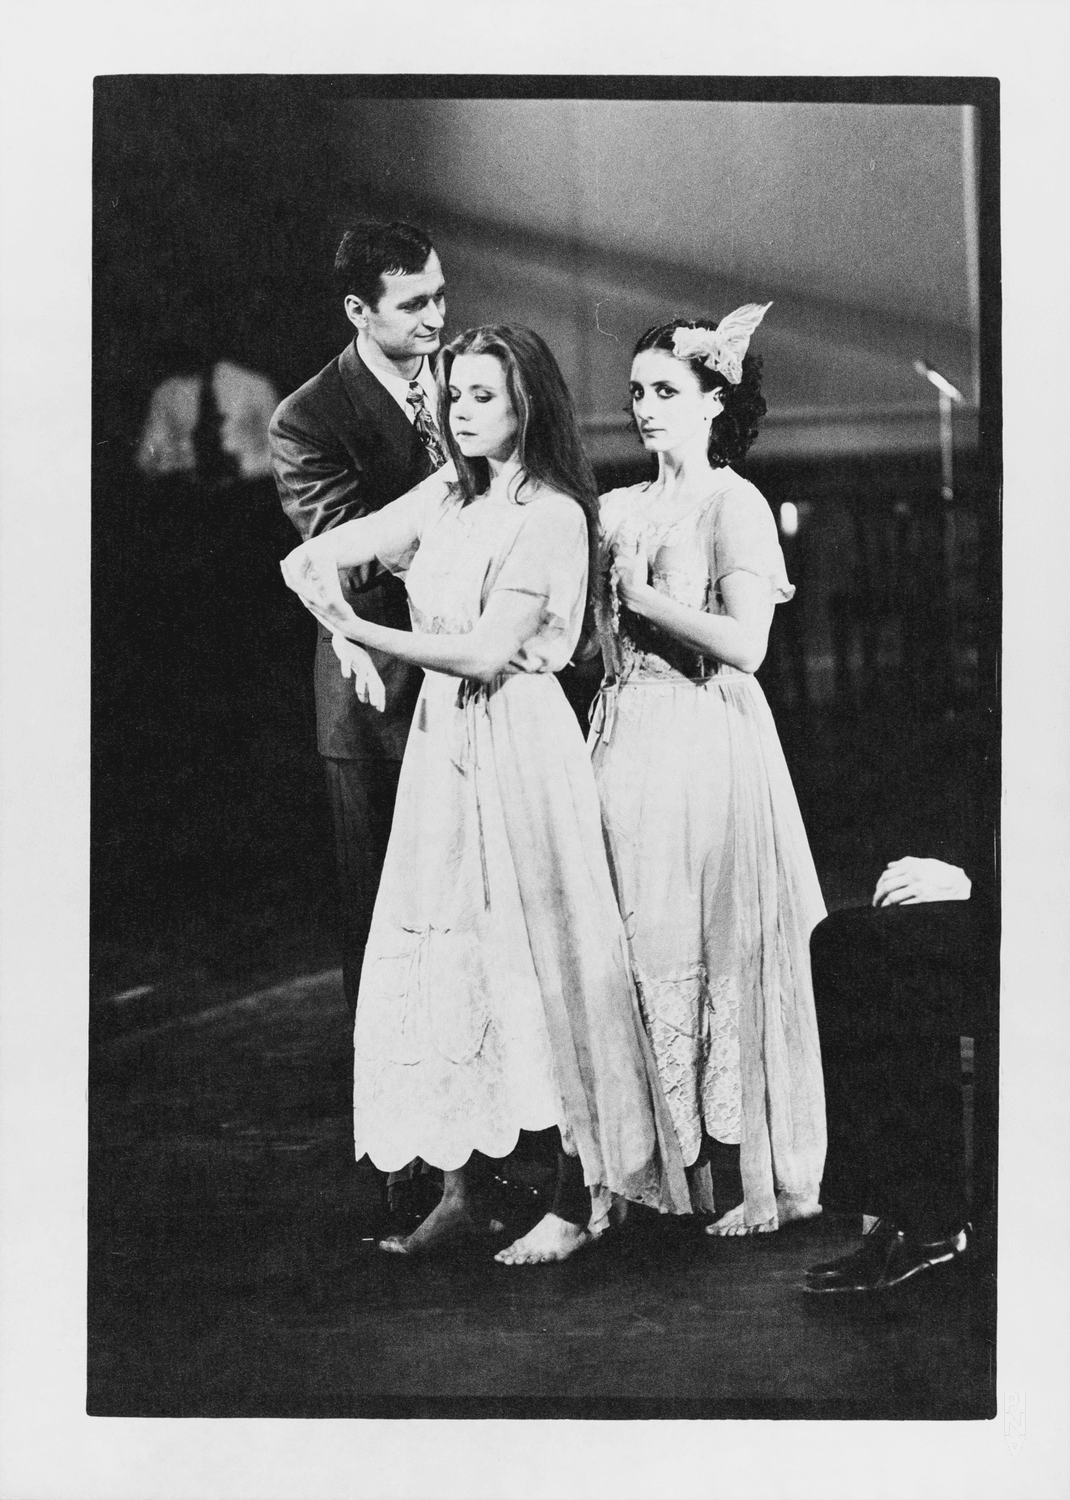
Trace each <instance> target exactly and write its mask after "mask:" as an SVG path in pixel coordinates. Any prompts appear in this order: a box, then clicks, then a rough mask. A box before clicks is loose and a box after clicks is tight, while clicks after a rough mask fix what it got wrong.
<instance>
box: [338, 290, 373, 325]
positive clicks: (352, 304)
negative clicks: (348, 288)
mask: <svg viewBox="0 0 1070 1500" xmlns="http://www.w3.org/2000/svg"><path fill="white" fill-rule="evenodd" d="M342 306H343V307H344V308H345V310H346V317H347V318H348V319H349V321H350V322H351V323H352V324H353V327H354V328H367V326H368V305H367V303H366V302H364V301H363V300H362V299H361V298H360V297H357V296H355V295H354V293H353V292H350V293H349V295H348V296H347V297H346V299H345V301H344V302H343V303H342Z"/></svg>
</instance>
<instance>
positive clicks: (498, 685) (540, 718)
mask: <svg viewBox="0 0 1070 1500" xmlns="http://www.w3.org/2000/svg"><path fill="white" fill-rule="evenodd" d="M438 385H439V419H440V426H441V428H442V431H443V435H444V436H445V439H446V442H447V445H448V448H449V450H450V456H451V460H452V461H451V462H450V463H448V464H447V465H446V466H445V467H444V468H443V469H440V470H439V471H438V472H437V473H436V474H434V475H432V476H431V477H430V478H429V479H427V480H425V481H424V483H423V484H421V485H420V486H418V488H416V489H415V490H413V491H411V492H410V493H409V494H407V495H404V496H402V497H401V498H400V499H398V500H395V501H394V502H393V503H392V504H389V505H386V506H384V507H383V509H382V510H380V511H378V512H376V513H375V514H374V515H371V516H368V517H365V518H363V519H360V520H355V521H349V522H346V523H345V524H343V525H340V526H338V527H336V528H334V529H333V530H330V531H327V532H325V533H322V534H321V535H320V536H318V537H316V538H314V539H313V540H311V541H309V542H306V543H305V544H304V545H303V546H301V547H299V548H297V549H296V551H295V552H293V553H291V554H290V556H289V557H288V558H287V559H286V562H285V563H284V565H283V567H284V574H285V576H286V579H287V582H288V583H289V584H290V586H291V587H292V588H294V589H295V590H296V591H297V593H298V594H299V595H300V596H301V598H302V600H303V601H304V602H305V603H306V604H307V605H308V607H309V608H310V609H311V610H312V612H313V613H314V614H316V615H317V616H318V617H319V618H320V619H321V620H323V621H324V622H325V623H326V624H327V625H328V626H329V628H330V629H332V630H335V631H339V632H342V633H343V634H345V635H346V636H348V637H349V638H350V640H352V641H355V642H356V643H358V645H360V646H362V647H373V648H375V649H377V650H380V651H384V652H388V653H391V654H393V655H395V656H398V657H401V658H403V659H404V660H406V661H411V662H415V663H416V664H418V665H420V666H422V667H424V668H426V669H427V674H426V677H425V681H424V685H423V689H422V692H421V696H420V700H419V703H418V705H417V708H416V713H415V717H414V720H413V727H412V731H411V733H410V736H409V741H408V745H407V748H406V752H405V759H404V762H403V765H402V769H401V779H400V783H399V788H398V799H397V806H396V810H395V814H394V822H393V827H392V829H391V834H390V843H389V847H388V850H387V855H386V863H385V867H384V870H383V875H382V881H381V883H380V887H379V894H378V898H377V901H376V905H375V913H374V917H373V920H372V927H371V933H370V937H369V941H368V949H367V954H366V957H365V961H364V968H363V973H362V978H361V984H360V993H359V1001H358V1007H357V1016H356V1025H355V1030H354V1128H355V1140H356V1154H357V1157H358V1158H360V1157H362V1156H363V1155H364V1154H365V1153H367V1154H368V1155H369V1156H370V1157H371V1159H372V1161H373V1162H374V1163H375V1164H376V1166H377V1167H379V1168H380V1169H382V1170H384V1171H392V1170H398V1169H400V1168H402V1167H404V1166H405V1165H406V1164H407V1163H408V1162H410V1161H411V1160H412V1159H413V1158H414V1157H420V1158H422V1159H423V1160H424V1161H425V1162H428V1163H430V1164H431V1165H432V1166H436V1167H440V1168H441V1169H442V1170H443V1173H444V1190H443V1195H442V1199H441V1201H440V1202H439V1204H438V1205H437V1206H436V1208H435V1209H434V1210H433V1211H432V1213H431V1214H430V1215H429V1216H428V1217H427V1219H425V1220H424V1222H423V1223H422V1224H421V1225H419V1227H418V1228H417V1229H416V1230H415V1231H414V1232H413V1233H412V1234H411V1235H409V1236H407V1237H405V1238H398V1237H394V1238H391V1239H389V1240H384V1241H382V1242H381V1248H382V1249H384V1250H388V1251H393V1252H395V1253H401V1254H419V1253H424V1252H426V1251H431V1250H435V1249H437V1248H439V1247H440V1246H443V1245H446V1244H449V1243H453V1242H456V1241H457V1240H464V1239H470V1238H472V1237H473V1236H477V1237H478V1236H482V1235H485V1234H486V1233H488V1232H489V1226H488V1216H487V1214H486V1212H485V1210H482V1209H481V1205H480V1201H479V1197H480V1195H479V1191H478V1188H479V1173H478V1171H475V1170H473V1164H472V1162H471V1160H470V1159H471V1158H473V1156H475V1158H476V1161H481V1160H482V1158H483V1157H498V1158H500V1157H504V1156H506V1155H507V1154H508V1153H509V1152H510V1151H512V1150H513V1148H514V1147H515V1145H516V1143H517V1138H518V1135H519V1132H520V1131H521V1130H533V1131H537V1130H545V1129H547V1128H549V1127H552V1126H557V1127H558V1129H559V1130H560V1133H561V1143H562V1145H561V1151H560V1153H559V1158H558V1186H557V1193H556V1196H555V1199H554V1205H553V1209H552V1211H551V1212H550V1213H548V1214H547V1215H546V1216H545V1217H544V1218H543V1219H542V1220H540V1222H539V1223H538V1224H537V1225H536V1226H535V1228H534V1229H533V1230H532V1231H531V1232H530V1233H529V1234H528V1235H525V1236H524V1237H522V1238H521V1239H520V1240H518V1241H517V1242H515V1243H514V1244H513V1245H511V1246H509V1247H508V1249H505V1250H503V1251H501V1252H500V1253H499V1255H498V1256H497V1257H496V1258H497V1259H499V1260H502V1261H504V1262H506V1263H508V1264H526V1263H532V1262H539V1261H546V1260H560V1259H564V1258H565V1257H566V1256H568V1255H571V1254H572V1253H573V1252H574V1251H575V1250H577V1249H579V1248H580V1247H581V1246H583V1245H585V1244H587V1243H588V1242H589V1240H590V1239H591V1238H592V1232H596V1231H597V1228H598V1227H599V1222H603V1223H604V1215H603V1218H602V1220H601V1221H599V1218H598V1216H597V1215H596V1216H595V1217H594V1218H593V1219H592V1201H591V1200H592V1193H593V1194H594V1195H595V1198H596V1201H597V1203H598V1204H599V1206H600V1208H601V1209H602V1210H604V1209H605V1207H606V1205H608V1203H609V1201H610V1199H611V1198H612V1196H614V1195H617V1196H620V1197H623V1198H626V1199H631V1200H633V1201H636V1202H640V1203H644V1204H647V1205H648V1206H651V1207H654V1208H657V1209H659V1210H661V1211H663V1212H665V1211H668V1212H677V1213H684V1212H687V1211H688V1209H689V1200H688V1193H687V1184H686V1179H685V1176H684V1171H683V1163H682V1161H681V1159H680V1154H679V1148H678V1146H677V1144H676V1140H675V1135H674V1132H673V1128H672V1122H671V1119H670V1117H669V1115H668V1111H667V1108H666V1105H665V1101H664V1098H663V1097H662V1095H661V1091H660V1088H659V1085H658V1079H657V1070H656V1065H655V1063H654V1059H653V1054H652V1049H651V1048H650V1045H649V1041H648V1039H647V1037H646V1033H645V1030H644V1027H643V1022H642V1017H641V1015H640V1013H639V1009H638V1004H637V1000H636V996H635V990H634V986H633V983H632V979H631V974H630V969H629V962H628V955H627V947H626V941H625V937H624V930H623V926H622V924H621V921H620V917H619V913H618V911H617V907H616V903H615V899H614V894H613V888H612V884H611V881H610V876H609V870H608V867H607V865H606V860H605V853H604V850H603V847H602V836H601V829H600V819H599V807H598V797H597V793H596V791H595V787H594V780H593V776H592V773H591V767H590V761H589V758H588V756H587V753H586V749H585V747H584V744H583V737H582V735H581V733H580V731H579V727H578V725H577V724H576V720H575V716H574V715H573V713H572V711H571V709H570V708H569V707H568V704H567V702H566V699H565V697H564V694H563V692H562V691H561V688H560V687H559V685H558V683H557V681H556V679H555V677H554V675H553V674H554V672H556V671H559V670H560V669H561V668H562V667H563V666H564V665H565V664H566V662H567V661H568V659H569V657H570V656H571V654H572V652H573V650H574V648H575V646H576V642H577V639H578V637H579V634H580V630H581V626H582V623H583V618H584V612H585V606H586V603H587V584H588V576H589V569H588V561H589V557H590V555H591V553H592V551H593V540H592V539H593V537H594V535H595V531H596V524H597V523H596V507H597V500H596V498H595V488H594V481H593V476H592V474H591V470H590V467H589V464H588V463H587V460H586V458H585V457H584V454H583V450H582V448H581V446H580V442H579V436H578V432H577V429H576V424H575V417H574V415H573V411H572V405H571V401H570V398H569V395H568V391H567V389H566V387H565V384H564V381H563V380H562V378H561V374H560V371H559V370H558V368H557V365H556V363H555V361H554V359H553V356H552V354H551V353H550V351H549V350H548V349H547V347H546V345H545V344H544V343H543V342H542V340H541V339H540V338H539V337H538V335H536V334H534V333H532V332H530V331H529V330H527V329H521V328H510V327H505V326H496V327H489V328H482V329H474V330H470V331H469V332H468V333H466V334H463V335H461V337H460V338H458V339H456V340H454V342H453V343H452V344H450V345H449V346H448V347H447V348H446V349H445V350H444V351H443V353H442V356H441V359H440V362H439V368H438ZM373 561H377V562H378V563H379V564H381V565H382V566H383V567H386V568H389V569H390V570H392V571H393V572H394V573H396V574H398V575H399V576H402V577H404V579H405V583H406V587H407V590H408V595H409V604H410V611H411V615H412V625H413V629H412V632H411V634H410V633H409V632H406V631H399V630H391V629H387V628H386V627H383V626H379V625H374V624H371V623H369V622H368V621H365V620H361V619H359V618H358V617H357V616H356V615H355V614H354V613H353V611H352V610H351V609H350V608H349V607H348V605H347V604H346V603H345V602H344V600H343V599H342V595H341V591H340V589H339V587H338V575H337V570H338V567H340V566H341V567H352V566H357V565H360V564H366V563H371V562H373ZM369 666H370V664H369Z"/></svg>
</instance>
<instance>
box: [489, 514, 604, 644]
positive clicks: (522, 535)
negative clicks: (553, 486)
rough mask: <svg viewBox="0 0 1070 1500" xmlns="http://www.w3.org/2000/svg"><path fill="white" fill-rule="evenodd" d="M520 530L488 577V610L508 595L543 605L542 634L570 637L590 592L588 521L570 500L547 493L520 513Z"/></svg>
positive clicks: (518, 529)
mask: <svg viewBox="0 0 1070 1500" xmlns="http://www.w3.org/2000/svg"><path fill="white" fill-rule="evenodd" d="M519 509H520V511H521V518H520V524H519V525H518V527H517V529H516V531H515V533H514V535H513V537H512V540H511V542H510V544H509V545H508V547H507V548H506V549H505V550H504V552H503V554H502V557H501V561H500V563H499V566H498V567H497V569H496V570H492V572H491V574H490V575H489V576H488V583H487V588H486V592H485V597H484V604H486V600H487V599H488V598H489V597H490V595H491V594H494V593H499V592H501V591H502V590H508V591H510V592H512V593H518V594H533V595H536V596H537V597H539V598H542V599H544V600H545V601H546V602H545V609H544V614H543V625H542V627H541V629H542V631H544V632H549V633H551V634H559V633H562V632H571V631H572V629H573V628H574V627H575V628H578V622H579V620H580V619H581V618H582V614H583V605H584V600H585V598H586V592H587V521H586V517H585V516H584V513H583V511H582V510H581V508H580V506H579V504H578V503H577V502H576V501H575V500H573V499H571V498H570V497H569V496H567V495H558V494H554V493H547V492H544V493H543V494H541V495H538V496H536V497H535V498H533V499H532V500H530V501H528V502H527V504H526V505H524V504H522V505H521V506H520V507H519Z"/></svg>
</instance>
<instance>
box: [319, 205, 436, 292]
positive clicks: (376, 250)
mask: <svg viewBox="0 0 1070 1500" xmlns="http://www.w3.org/2000/svg"><path fill="white" fill-rule="evenodd" d="M434 248H435V247H434V245H432V243H431V241H430V240H429V239H428V237H427V235H426V234H425V233H424V231H423V230H422V229H417V228H416V226H415V224H405V223H403V222H402V221H401V220H400V219H395V220H394V221H393V222H392V223H390V224H379V223H375V222H373V221H371V220H367V221H365V222H364V223H362V224H354V226H353V228H352V229H347V230H346V232H345V234H343V236H342V243H341V244H340V245H339V246H338V253H337V254H336V255H335V257H334V275H335V280H336V281H337V283H338V290H339V292H340V293H341V295H342V296H343V297H350V296H352V297H359V298H360V300H361V301H362V302H366V303H367V305H368V306H369V307H370V308H371V309H372V311H373V312H374V311H375V309H376V308H377V307H378V305H379V298H380V297H381V296H382V295H383V284H382V278H383V277H384V276H414V275H415V274H416V273H417V272H418V271H422V270H423V268H424V266H426V264H427V258H428V256H429V255H431V253H432V252H433V250H434Z"/></svg>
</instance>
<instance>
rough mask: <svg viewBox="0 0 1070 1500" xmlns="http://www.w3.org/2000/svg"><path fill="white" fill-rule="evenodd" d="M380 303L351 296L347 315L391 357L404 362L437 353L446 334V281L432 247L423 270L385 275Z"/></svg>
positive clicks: (346, 302) (388, 357)
mask: <svg viewBox="0 0 1070 1500" xmlns="http://www.w3.org/2000/svg"><path fill="white" fill-rule="evenodd" d="M379 280H380V285H381V286H382V288H383V291H382V295H381V297H380V298H379V303H378V306H377V307H375V308H371V307H369V306H368V304H367V303H366V302H362V301H361V300H360V298H359V297H352V296H350V297H347V298H346V300H345V308H346V315H347V316H348V318H349V320H350V322H351V323H353V324H355V325H356V327H357V328H359V329H360V330H361V331H362V332H363V333H365V334H366V336H367V337H368V338H369V339H370V340H371V341H372V343H374V344H376V345H377V346H378V348H379V349H380V350H381V351H382V353H383V354H385V355H386V357H387V359H390V360H395V361H397V362H401V361H404V360H410V359H418V358H419V357H420V356H421V355H423V354H434V352H435V350H436V349H437V348H438V346H439V342H440V339H441V336H442V324H443V321H444V319H445V311H446V283H445V280H444V279H443V275H442V266H441V265H440V264H439V259H438V256H437V255H436V254H435V252H434V251H433V250H432V251H431V254H430V255H429V256H428V257H427V263H426V265H425V266H424V268H423V270H422V271H417V272H416V273H415V274H414V275H412V276H393V275H384V276H381V277H380V278H379Z"/></svg>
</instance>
